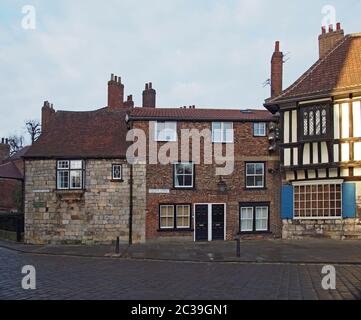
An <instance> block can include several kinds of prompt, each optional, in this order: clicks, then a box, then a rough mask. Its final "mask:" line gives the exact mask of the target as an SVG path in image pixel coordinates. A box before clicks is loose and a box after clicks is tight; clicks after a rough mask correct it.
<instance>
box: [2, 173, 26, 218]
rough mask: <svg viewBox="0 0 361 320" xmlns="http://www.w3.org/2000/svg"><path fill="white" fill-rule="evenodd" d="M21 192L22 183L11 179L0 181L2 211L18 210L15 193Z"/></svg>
mask: <svg viewBox="0 0 361 320" xmlns="http://www.w3.org/2000/svg"><path fill="white" fill-rule="evenodd" d="M16 192H21V182H20V181H16V180H9V179H0V211H3V212H9V211H13V210H16V209H17V208H16V201H15V193H16Z"/></svg>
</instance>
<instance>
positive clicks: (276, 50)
mask: <svg viewBox="0 0 361 320" xmlns="http://www.w3.org/2000/svg"><path fill="white" fill-rule="evenodd" d="M279 51H280V42H279V41H276V43H275V52H279Z"/></svg>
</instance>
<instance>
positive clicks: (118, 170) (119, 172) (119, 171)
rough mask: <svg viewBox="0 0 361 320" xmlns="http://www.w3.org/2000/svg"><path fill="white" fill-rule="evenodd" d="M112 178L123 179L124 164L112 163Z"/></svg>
mask: <svg viewBox="0 0 361 320" xmlns="http://www.w3.org/2000/svg"><path fill="white" fill-rule="evenodd" d="M112 180H116V181H122V180H123V166H122V165H121V164H113V165H112Z"/></svg>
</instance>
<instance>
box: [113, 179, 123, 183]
mask: <svg viewBox="0 0 361 320" xmlns="http://www.w3.org/2000/svg"><path fill="white" fill-rule="evenodd" d="M110 182H116V183H122V182H124V180H123V179H111V180H110Z"/></svg>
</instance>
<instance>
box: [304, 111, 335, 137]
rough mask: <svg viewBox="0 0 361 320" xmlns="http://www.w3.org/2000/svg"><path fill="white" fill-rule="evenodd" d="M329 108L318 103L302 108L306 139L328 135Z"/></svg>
mask: <svg viewBox="0 0 361 320" xmlns="http://www.w3.org/2000/svg"><path fill="white" fill-rule="evenodd" d="M327 110H328V106H327V105H316V106H312V107H304V108H303V109H302V111H301V112H302V119H303V138H304V139H310V140H312V139H314V138H316V137H322V136H326V135H327V133H328V132H329V129H328V128H327V117H328V111H327Z"/></svg>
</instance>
